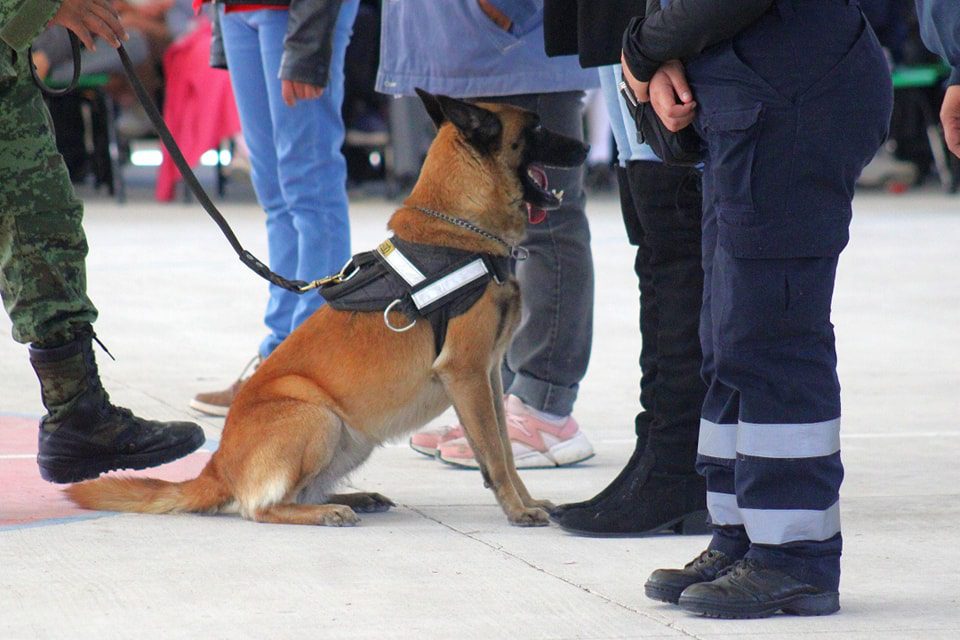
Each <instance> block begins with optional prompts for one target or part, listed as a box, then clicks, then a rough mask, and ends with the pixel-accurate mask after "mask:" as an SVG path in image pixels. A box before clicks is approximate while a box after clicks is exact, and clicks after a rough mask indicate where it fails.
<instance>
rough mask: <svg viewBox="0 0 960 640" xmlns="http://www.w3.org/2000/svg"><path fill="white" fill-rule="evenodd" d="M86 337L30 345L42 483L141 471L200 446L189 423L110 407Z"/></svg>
mask: <svg viewBox="0 0 960 640" xmlns="http://www.w3.org/2000/svg"><path fill="white" fill-rule="evenodd" d="M91 339H92V333H91V334H89V335H85V336H82V337H80V338H78V339H76V340H73V341H71V342H68V343H67V344H65V345H62V346H60V347H56V348H53V349H40V348H37V347H33V346H31V348H30V362H31V364H32V365H33V368H34V370H35V371H36V372H37V377H38V378H40V385H41V388H42V393H43V404H44V406H45V407H46V408H47V412H48V413H47V415H46V416H44V417H43V419H42V420H41V421H40V435H39V443H38V455H37V464H38V466H39V467H40V475H41V477H43V479H44V480H47V481H50V482H57V483H69V482H80V481H81V480H89V479H91V478H96V477H97V476H99V475H100V474H101V473H104V472H107V471H114V470H117V469H146V468H147V467H154V466H157V465H160V464H164V463H167V462H172V461H173V460H176V459H178V458H182V457H183V456H185V455H187V454H189V453H192V452H193V451H195V450H197V449H198V448H199V447H200V446H201V445H202V444H203V443H204V440H205V438H204V435H203V430H202V429H201V428H200V427H199V426H197V425H195V424H193V423H191V422H155V421H152V420H143V419H142V418H138V417H137V416H135V415H133V413H132V412H131V411H130V410H129V409H123V408H120V407H116V406H114V405H113V404H112V403H111V402H110V397H109V396H108V395H107V392H106V391H105V390H104V389H103V386H102V385H101V384H100V377H99V375H98V373H97V365H96V361H95V359H94V356H93V349H92V347H91Z"/></svg>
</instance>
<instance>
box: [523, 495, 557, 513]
mask: <svg viewBox="0 0 960 640" xmlns="http://www.w3.org/2000/svg"><path fill="white" fill-rule="evenodd" d="M526 506H528V507H539V508H541V509H543V510H544V511H546V512H547V513H550V512H551V511H553V510H554V509H556V508H557V505H555V504H553V503H552V502H550V501H549V500H537V499H535V498H533V499H531V500H530V502H528V503H527V504H526Z"/></svg>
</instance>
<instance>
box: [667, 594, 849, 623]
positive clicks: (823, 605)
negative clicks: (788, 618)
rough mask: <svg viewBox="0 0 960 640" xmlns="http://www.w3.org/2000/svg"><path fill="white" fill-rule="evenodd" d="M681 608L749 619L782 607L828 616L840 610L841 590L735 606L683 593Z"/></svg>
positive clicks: (791, 612) (789, 611) (711, 615)
mask: <svg viewBox="0 0 960 640" xmlns="http://www.w3.org/2000/svg"><path fill="white" fill-rule="evenodd" d="M677 604H679V605H680V608H681V609H683V610H684V611H688V612H690V613H699V614H700V615H703V616H707V617H708V618H725V619H748V618H767V617H769V616H772V615H773V614H775V613H777V612H778V611H783V612H784V613H786V614H789V615H794V616H827V615H830V614H831V613H836V612H837V611H839V610H840V594H839V593H837V592H835V591H834V592H828V593H818V594H813V595H811V594H798V595H795V596H788V597H786V598H781V599H779V600H774V601H772V602H759V603H750V604H748V605H744V606H740V607H733V606H723V605H721V604H718V603H716V602H706V601H703V600H697V599H694V598H689V597H688V598H684V597H683V595H681V596H680V598H679V601H678V603H677Z"/></svg>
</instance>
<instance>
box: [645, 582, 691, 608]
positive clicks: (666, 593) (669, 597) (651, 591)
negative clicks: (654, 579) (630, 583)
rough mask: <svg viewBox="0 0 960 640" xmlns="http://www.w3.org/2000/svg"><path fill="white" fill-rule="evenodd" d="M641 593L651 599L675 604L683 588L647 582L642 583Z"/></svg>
mask: <svg viewBox="0 0 960 640" xmlns="http://www.w3.org/2000/svg"><path fill="white" fill-rule="evenodd" d="M643 593H644V595H645V596H647V597H648V598H650V599H651V600H657V601H659V602H669V603H670V604H677V602H679V600H680V594H681V593H683V589H679V590H678V589H667V588H664V587H660V586H657V585H655V584H651V583H650V582H647V583H646V584H644V585H643Z"/></svg>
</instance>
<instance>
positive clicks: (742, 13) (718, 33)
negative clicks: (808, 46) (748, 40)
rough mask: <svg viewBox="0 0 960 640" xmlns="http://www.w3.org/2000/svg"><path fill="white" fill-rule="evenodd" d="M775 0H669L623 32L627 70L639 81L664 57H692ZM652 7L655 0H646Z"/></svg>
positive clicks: (737, 30)
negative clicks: (666, 3)
mask: <svg viewBox="0 0 960 640" xmlns="http://www.w3.org/2000/svg"><path fill="white" fill-rule="evenodd" d="M773 3H774V0H671V1H670V4H669V5H668V6H667V7H665V8H664V9H662V10H657V11H652V10H651V11H650V12H649V14H648V17H646V18H634V19H633V20H631V21H630V25H629V27H627V30H626V32H624V34H623V52H624V54H625V55H626V59H627V65H629V67H630V72H631V73H633V75H634V76H635V77H636V78H637V80H640V81H642V82H646V81H648V80H650V78H651V77H653V74H654V73H655V72H656V70H657V69H658V68H659V67H660V65H661V64H662V63H664V62H666V61H667V60H673V59H679V60H684V59H686V58H690V57H693V56H695V55H697V54H698V53H700V52H701V51H703V50H704V49H706V48H707V47H709V46H711V45H714V44H717V43H718V42H722V41H724V40H727V39H728V38H732V37H733V36H735V35H736V34H738V33H740V32H741V31H743V29H745V28H746V27H748V26H749V25H751V24H753V22H754V21H756V20H757V18H759V17H760V16H762V15H763V14H764V13H766V12H767V10H768V9H770V7H771V5H773ZM649 4H650V5H651V6H653V7H656V6H657V5H659V2H658V1H657V0H649Z"/></svg>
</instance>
